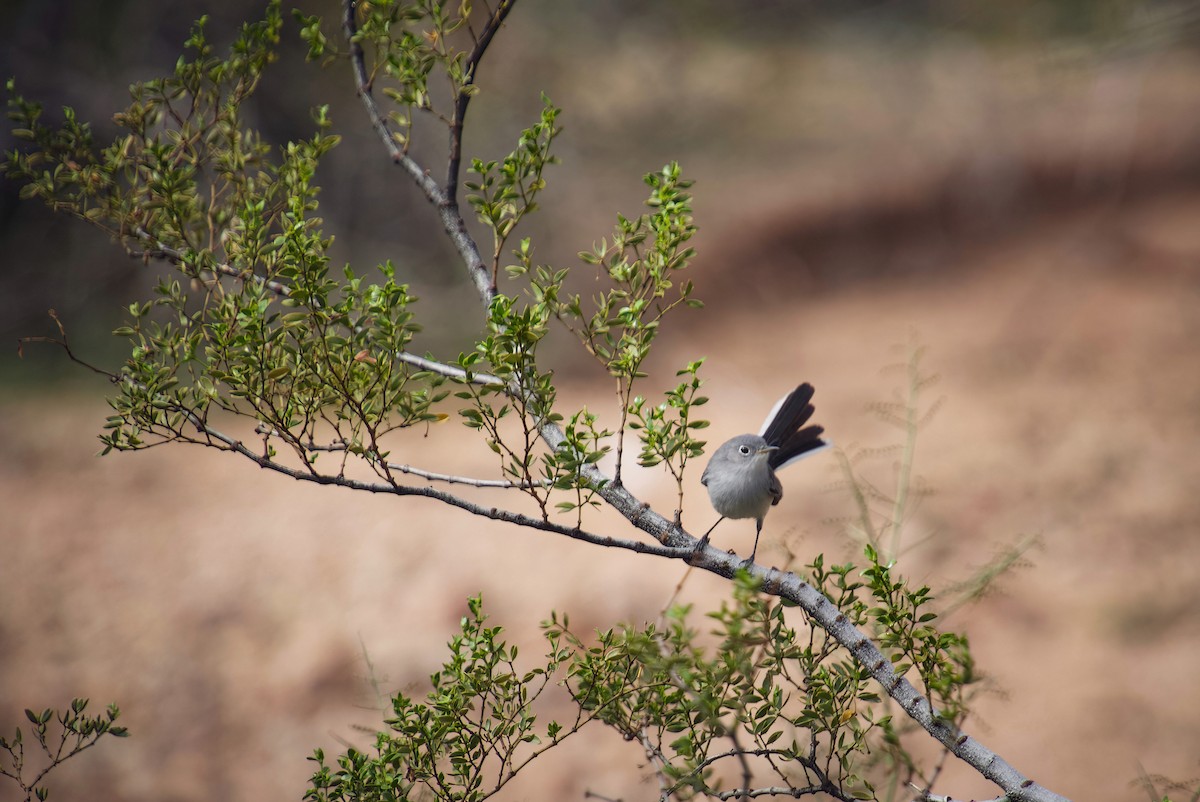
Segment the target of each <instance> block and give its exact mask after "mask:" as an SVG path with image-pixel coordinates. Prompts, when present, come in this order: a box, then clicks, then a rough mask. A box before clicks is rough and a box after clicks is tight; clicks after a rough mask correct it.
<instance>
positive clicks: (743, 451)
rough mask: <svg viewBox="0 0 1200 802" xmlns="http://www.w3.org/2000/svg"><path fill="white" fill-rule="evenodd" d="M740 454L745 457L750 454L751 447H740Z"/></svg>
mask: <svg viewBox="0 0 1200 802" xmlns="http://www.w3.org/2000/svg"><path fill="white" fill-rule="evenodd" d="M738 452H739V453H741V454H743V455H745V454H749V453H750V446H738Z"/></svg>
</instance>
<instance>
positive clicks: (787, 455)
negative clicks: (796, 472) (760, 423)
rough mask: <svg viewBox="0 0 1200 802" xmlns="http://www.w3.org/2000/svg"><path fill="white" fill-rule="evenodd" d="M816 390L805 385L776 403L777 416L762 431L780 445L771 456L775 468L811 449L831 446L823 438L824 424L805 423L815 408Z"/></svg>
mask: <svg viewBox="0 0 1200 802" xmlns="http://www.w3.org/2000/svg"><path fill="white" fill-rule="evenodd" d="M813 392H814V391H813V387H812V385H811V384H808V383H805V384H802V385H800V386H799V387H797V388H796V389H795V390H793V391H792V392H791V393H790V394H789V395H788V396H787V397H786V398H784V399H783V400H782V401H780V402H779V403H778V404H777V405H776V409H775V411H774V415H773V416H772V417H771V419H770V420H769V421H768V422H767V425H766V428H765V429H764V430H763V433H762V437H763V439H764V440H766V441H767V444H768V445H772V446H776V448H777V450H775V451H773V452H771V456H770V458H769V459H768V464H769V465H770V466H771V467H772V468H782V467H783V466H784V465H787V464H788V463H790V462H793V461H795V460H797V459H799V458H800V457H802V456H804V455H805V454H807V453H809V452H810V451H816V450H817V449H819V448H824V447H825V446H826V445H828V443H826V442H825V441H824V440H822V439H821V435H822V434H824V433H825V427H823V426H804V424H805V423H807V422H808V419H809V418H811V417H812V416H813V412H814V411H815V410H814V408H813V405H812V403H810V402H811V401H812V397H813ZM801 426H804V428H803V429H802V428H800V427H801Z"/></svg>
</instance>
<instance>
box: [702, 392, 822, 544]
mask: <svg viewBox="0 0 1200 802" xmlns="http://www.w3.org/2000/svg"><path fill="white" fill-rule="evenodd" d="M812 397H813V388H812V385H811V384H808V383H805V384H802V385H800V386H799V387H797V388H796V389H795V390H793V391H792V392H790V393H788V394H787V395H786V396H784V397H783V398H781V399H780V400H779V403H777V404H776V405H775V408H774V409H772V410H771V413H770V414H769V415H767V420H766V422H765V423H763V428H762V431H761V432H760V433H759V434H739V435H738V436H737V437H734V438H733V439H732V440H728V441H726V442H725V443H723V444H722V445H721V447H720V448H718V449H717V450H716V451H714V452H713V455H712V457H711V458H709V460H708V465H707V466H706V467H705V468H704V474H703V475H702V476H701V477H700V483H701V484H703V485H704V486H705V487H707V488H708V498H709V500H711V501H712V505H713V509H715V510H716V511H717V512H719V513H720V514H721V517H720V518H718V519H717V523H715V524H713V525H712V527H711V528H709V530H708V531H707V532H705V533H704V537H702V538H701V539H700V543H701V544H704V543H708V536H709V535H711V534H712V531H713V529H716V528H717V524H719V523H721V521H723V520H725V519H726V518H753V519H754V520H755V523H756V524H757V529H756V530H755V533H754V550H753V551H752V552H750V559H749V560H747V562H754V556H755V555H756V554H757V553H758V538H759V535H761V534H762V526H763V519H764V518H766V517H767V513H768V512H769V511H770V509H771V507H773V506H775V505H776V504H778V503H779V500H780V499H781V498H783V485H781V484H779V477H777V476H776V475H775V471H777V470H779V469H781V468H785V467H787V466H788V465H791V464H792V463H793V462H795V461H796V460H798V459H801V458H802V457H806V456H808V455H810V454H814V453H816V452H817V451H819V450H820V449H823V448H825V447H827V446H828V445H829V444H828V443H826V442H825V441H824V440H822V439H821V435H822V434H823V433H824V432H825V429H824V427H822V426H804V424H805V423H807V422H808V419H809V418H811V417H812V414H813V411H814V410H813V405H812V404H811V403H810V402H811V401H812ZM802 426H803V427H804V428H801V427H802Z"/></svg>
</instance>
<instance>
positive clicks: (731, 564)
mask: <svg viewBox="0 0 1200 802" xmlns="http://www.w3.org/2000/svg"><path fill="white" fill-rule="evenodd" d="M514 2H515V0H510V1H509V2H504V3H502V4H501V6H500V7H499V8H498V9H497V11H496V12H495V13H493V14H492V16H491V17H490V19H489V29H490V33H487V29H485V36H481V37H480V38H479V40H478V41H477V43H476V47H475V49H474V50H473V51H472V54H471V57H470V61H469V62H468V66H469V68H470V69H469V72H468V76H469V78H470V80H471V81H473V80H474V69H475V67H476V66H477V65H478V63H479V60H480V59H481V58H482V56H483V52H484V51H485V50H486V48H487V45H488V44H489V43H490V41H491V35H492V34H494V33H495V29H496V28H498V27H499V24H500V23H501V22H502V21H503V19H504V16H505V15H506V14H507V13H508V10H510V9H511V7H512V5H513V3H514ZM355 7H356V2H355V0H343V8H344V11H345V16H344V28H345V32H346V36H347V38H348V39H349V41H350V43H351V62H352V64H353V68H354V73H355V77H356V82H357V86H358V94H359V96H360V97H361V98H362V100H363V105H364V107H365V109H366V113H367V116H368V118H369V119H370V121H371V124H372V127H373V128H374V129H375V130H376V132H377V133H378V134H379V136H380V138H381V140H382V141H383V144H384V147H385V148H386V149H387V152H388V154H389V155H390V156H391V158H392V161H393V162H395V163H397V164H399V165H400V166H401V167H402V168H403V169H404V170H405V172H406V173H408V174H409V175H410V176H411V177H412V178H413V180H414V181H415V182H416V184H417V186H418V187H419V188H420V189H421V190H422V191H423V192H424V194H425V196H426V198H427V199H428V200H429V201H430V203H431V204H433V206H434V207H435V208H436V209H437V212H438V215H439V217H440V218H441V221H442V225H443V227H444V228H445V230H446V233H447V234H448V235H449V236H450V239H451V241H452V242H453V243H454V246H455V248H456V249H457V250H458V252H459V255H460V256H461V258H462V260H463V264H464V267H465V268H466V271H467V275H468V276H469V277H470V278H471V280H472V282H473V283H474V285H475V287H476V289H477V291H478V293H479V297H480V301H481V302H482V304H483V307H484V309H485V310H486V309H487V308H488V307H489V306H490V305H491V303H492V301H493V299H494V298H495V295H496V288H495V286H494V285H493V284H492V282H491V276H490V274H489V271H488V270H487V269H486V267H485V266H484V265H483V261H482V259H481V258H480V255H479V250H478V248H477V246H476V244H475V242H474V240H473V239H472V238H471V237H470V235H469V234H468V232H467V229H466V223H465V221H464V219H463V217H462V215H461V213H460V212H459V208H458V205H457V203H456V202H455V200H454V198H455V195H456V192H457V183H458V182H457V176H458V169H459V163H460V161H461V153H459V151H458V147H459V146H460V144H461V127H462V119H463V117H462V115H464V114H465V111H466V105H467V102H468V100H469V95H467V94H460V96H459V98H458V99H457V103H456V113H455V123H456V125H457V128H452V131H451V151H450V163H449V167H448V170H447V186H446V187H445V188H444V189H443V188H439V187H438V186H437V185H436V183H435V182H434V181H433V180H432V179H431V178H430V177H429V174H428V172H427V171H425V170H422V169H421V168H420V167H419V165H417V164H416V163H415V162H414V161H413V160H412V159H411V158H409V157H408V156H407V154H405V153H404V152H403V151H402V150H401V149H400V148H399V146H398V145H397V144H396V141H395V138H394V137H393V135H392V134H391V131H390V129H389V128H388V125H387V122H386V120H385V119H384V118H383V116H382V115H381V114H380V112H379V108H378V106H377V104H376V103H375V101H374V99H373V98H372V97H371V87H370V83H369V80H368V78H367V71H366V66H365V62H364V55H363V51H362V48H361V46H360V45H359V44H358V43H357V42H356V41H355V35H356V33H357V26H356V23H355V19H354V13H355ZM460 104H461V108H460V107H459V105H460ZM509 392H510V393H513V392H515V393H520V392H521V388H519V387H511V386H510V388H509ZM537 428H538V433H539V435H540V436H541V438H542V440H543V441H544V442H545V443H546V445H547V446H549V447H550V448H551V449H557V448H558V447H559V446H560V445H561V444H562V443H563V442H564V441H565V440H566V435H565V434H564V432H563V430H562V428H561V427H560V426H558V425H557V424H555V423H551V422H546V421H542V422H540V423H539V424H538V427H537ZM245 456H248V457H249V458H250V459H253V460H254V461H256V462H259V463H260V464H262V460H261V458H260V457H258V456H257V455H254V454H252V453H246V454H245ZM264 467H271V466H267V465H264ZM284 472H285V473H286V472H287V471H284ZM295 478H298V479H301V478H302V479H306V480H312V481H319V480H314V479H312V478H311V477H309V476H307V475H303V474H301V475H297V476H296V477H295ZM580 478H581V480H582V481H583V482H584V483H586V485H587V486H588V487H590V488H591V489H593V490H595V491H596V493H597V494H598V495H599V496H600V497H601V498H603V499H604V500H605V501H606V502H607V503H608V504H609V505H610V506H612V507H613V508H614V509H616V510H617V511H618V512H619V513H620V514H621V515H622V516H623V517H624V518H625V519H626V520H627V521H629V523H631V524H632V525H633V526H635V527H636V528H638V529H640V530H641V531H643V532H646V533H647V534H649V535H651V536H652V537H654V538H655V539H656V540H657V541H658V542H659V543H660V544H661V548H656V547H650V546H645V545H644V544H640V543H635V542H633V541H621V547H622V548H629V549H631V550H633V551H644V552H645V553H651V554H656V555H658V556H663V557H673V558H676V559H684V560H686V561H687V562H689V563H690V564H691V565H693V566H695V567H698V568H701V569H703V570H706V571H709V572H711V573H714V574H717V575H719V576H723V577H726V578H730V579H732V578H733V576H734V574H735V573H736V572H737V571H738V570H740V569H746V570H748V571H749V572H750V573H751V574H752V575H753V576H755V577H756V578H758V579H759V580H760V581H761V582H762V589H763V591H764V592H766V593H770V594H773V595H776V596H779V597H780V598H783V599H787V600H789V601H791V602H794V603H795V604H796V605H798V606H799V607H801V608H802V609H803V610H804V611H805V613H807V614H808V616H809V617H810V618H811V619H812V620H813V621H814V622H816V623H817V624H818V625H819V626H821V627H822V628H823V629H825V630H826V631H827V632H828V633H829V634H830V636H831V637H832V638H834V640H836V641H837V642H838V643H839V644H841V645H842V646H843V647H844V648H846V649H847V650H848V651H849V652H850V653H851V654H852V655H853V656H854V658H855V659H856V660H857V661H858V662H859V663H860V664H861V665H862V666H864V667H865V668H867V670H868V672H869V673H870V675H871V676H872V678H874V679H875V680H876V682H878V683H879V684H880V685H881V686H882V687H883V689H884V690H885V691H886V693H887V694H888V695H889V696H890V697H891V698H892V699H893V700H895V701H896V702H897V703H898V704H899V705H900V707H901V708H902V709H903V710H904V711H905V713H907V714H908V715H909V716H910V717H911V718H912V719H913V720H914V721H916V722H917V723H918V724H920V725H921V727H922V728H923V729H925V730H926V732H928V733H929V734H930V735H932V736H933V737H934V738H935V739H937V740H938V741H939V742H940V743H941V744H943V745H944V746H945V747H946V749H948V750H949V751H950V752H951V753H953V754H954V755H955V756H956V757H958V758H960V759H961V760H963V761H965V762H966V763H967V764H969V765H970V766H972V767H973V768H975V769H976V770H977V771H978V772H979V773H980V774H982V775H983V776H984V777H986V778H987V779H988V780H990V781H992V782H993V783H995V784H996V785H997V786H999V787H1000V788H1001V789H1003V790H1004V792H1005V795H1006V797H1007V799H1008V800H1010V802H1069V800H1068V799H1067V798H1066V797H1064V796H1062V795H1060V794H1057V793H1055V792H1053V791H1051V790H1049V789H1047V788H1045V787H1044V786H1042V785H1039V784H1038V783H1036V782H1034V781H1033V780H1031V779H1029V778H1027V777H1025V776H1024V775H1023V774H1021V773H1020V772H1019V771H1017V769H1016V768H1014V767H1013V766H1012V765H1011V764H1009V763H1008V762H1007V761H1006V760H1004V759H1003V758H1002V757H1001V756H1000V755H998V754H996V752H994V751H993V750H991V749H989V748H988V747H986V746H984V745H983V744H982V743H980V742H979V741H977V740H975V739H974V738H972V737H971V736H969V735H967V734H966V733H965V732H963V731H962V730H961V729H960V728H957V727H955V726H954V725H952V724H951V723H949V722H948V721H947V720H946V719H945V718H943V717H942V716H941V715H940V714H939V712H938V711H937V710H936V709H935V708H934V707H933V705H932V703H931V702H930V701H929V700H928V699H927V698H925V697H924V696H923V695H922V694H921V693H920V692H919V691H917V689H916V688H915V687H914V686H913V684H912V683H911V682H909V681H908V680H907V679H905V678H904V677H902V676H900V675H898V674H897V673H896V672H895V670H894V669H893V666H892V663H891V661H890V660H888V659H887V657H886V656H885V655H884V654H883V652H881V651H880V649H879V648H878V647H877V646H876V645H875V644H874V642H872V641H871V639H870V638H869V637H868V636H866V635H865V634H863V633H862V632H861V631H859V630H858V629H857V628H856V627H855V626H854V625H853V624H852V623H851V622H850V620H849V619H848V618H847V617H846V616H845V615H843V614H842V613H841V612H840V611H839V610H838V609H837V607H836V606H835V605H834V604H833V603H832V602H831V601H830V600H829V599H828V598H826V597H825V596H824V595H823V594H822V593H820V592H819V591H818V590H816V588H814V587H813V586H812V585H810V584H809V583H807V582H805V581H804V580H803V579H801V578H800V577H799V576H797V575H796V574H793V573H790V572H784V571H780V570H779V569H776V568H765V567H763V566H761V565H758V564H755V563H748V562H745V561H742V560H740V559H739V558H737V557H735V556H733V555H730V554H727V553H725V552H723V551H720V550H718V549H716V548H714V547H712V546H711V545H708V544H705V543H701V542H700V541H699V540H698V539H696V538H695V537H693V536H692V535H691V534H689V533H688V532H686V531H685V530H684V529H683V528H682V527H681V526H680V525H678V524H676V523H674V522H672V521H671V520H669V519H668V518H666V517H664V516H662V515H661V514H659V513H657V512H655V511H654V510H652V509H650V506H649V505H648V504H647V503H645V502H643V501H641V500H639V499H638V498H637V497H635V496H634V495H633V494H631V493H630V492H629V491H628V490H626V489H625V488H624V486H623V485H622V484H620V483H619V482H616V481H613V480H612V479H611V478H610V477H609V476H608V475H606V474H605V473H604V472H603V471H601V470H600V469H599V468H598V467H596V466H595V465H586V466H584V467H583V468H582V469H581V470H580ZM384 487H386V488H387V490H386V492H397V491H395V490H393V489H391V487H390V486H384ZM375 492H378V491H375ZM401 494H403V493H401ZM422 495H432V494H429V493H423V494H422ZM436 497H438V498H440V499H441V500H443V501H445V502H446V503H448V504H451V505H453V506H460V507H463V508H464V509H468V511H472V512H475V514H480V513H479V512H478V511H476V510H475V509H472V507H473V506H474V505H469V504H468V503H466V502H461V501H458V500H456V499H454V497H453V496H449V494H442V493H439V494H438V495H437V496H436ZM492 512H495V511H494V510H493V511H492ZM511 516H512V514H511V513H508V514H506V517H502V518H500V519H501V520H507V521H510V522H513V523H517V522H518V518H520V517H521V516H518V518H514V517H511ZM489 517H493V516H489ZM526 520H530V521H532V522H533V524H532V525H534V526H535V527H536V528H538V529H543V530H546V531H554V532H558V531H559V530H560V529H563V527H557V528H555V527H554V525H552V524H549V523H547V522H544V521H541V520H539V519H526ZM561 533H562V534H568V535H569V536H571V537H575V538H576V539H580V540H586V541H588V542H593V543H597V544H598V545H611V544H610V543H608V542H601V541H608V540H611V539H608V538H601V537H600V536H596V535H587V536H582V534H583V533H580V532H579V530H567V531H566V532H561ZM639 546H640V548H639ZM779 793H785V794H786V795H789V796H790V795H792V794H793V789H757V790H754V791H748V790H747V789H741V790H737V791H730V792H726V793H724V794H722V795H721V798H734V797H737V796H741V797H743V798H744V797H746V796H764V795H771V794H779Z"/></svg>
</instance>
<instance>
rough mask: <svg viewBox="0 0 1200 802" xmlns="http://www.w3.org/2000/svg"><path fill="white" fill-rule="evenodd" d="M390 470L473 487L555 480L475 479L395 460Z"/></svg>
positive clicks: (523, 487)
mask: <svg viewBox="0 0 1200 802" xmlns="http://www.w3.org/2000/svg"><path fill="white" fill-rule="evenodd" d="M386 464H387V467H388V469H389V470H393V471H398V472H399V473H405V474H410V475H412V476H419V477H421V478H422V479H428V480H429V481H431V482H445V483H447V484H452V485H470V486H471V487H499V488H504V489H509V490H528V489H529V488H530V487H550V486H551V485H552V484H553V482H549V481H547V480H544V479H543V480H541V481H538V482H533V483H530V482H510V481H508V480H507V479H474V478H472V477H470V476H452V475H450V474H446V473H434V472H433V471H426V470H422V469H421V468H414V467H412V466H411V465H397V464H396V463H394V462H389V463H386Z"/></svg>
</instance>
